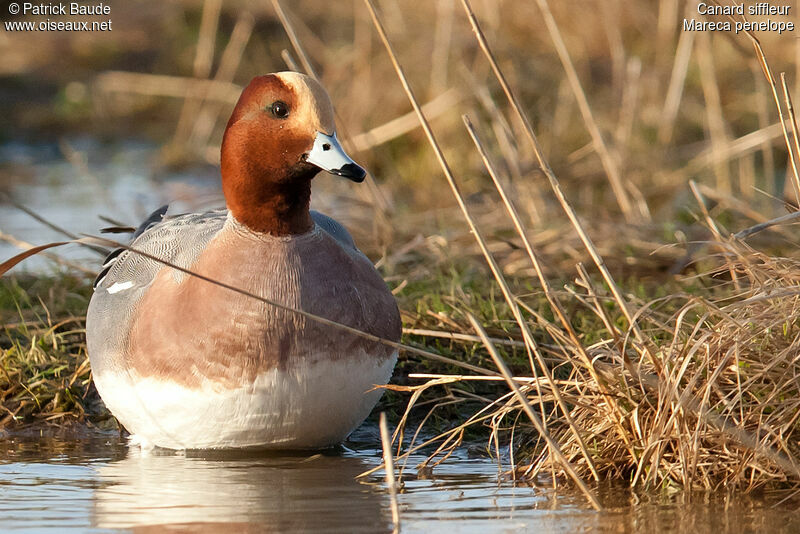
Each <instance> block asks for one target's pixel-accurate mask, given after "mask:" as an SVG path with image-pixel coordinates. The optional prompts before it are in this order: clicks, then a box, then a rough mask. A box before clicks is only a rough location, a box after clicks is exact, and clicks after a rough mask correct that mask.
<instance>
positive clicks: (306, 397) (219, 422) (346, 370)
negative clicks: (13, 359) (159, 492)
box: [94, 353, 397, 449]
mask: <svg viewBox="0 0 800 534" xmlns="http://www.w3.org/2000/svg"><path fill="white" fill-rule="evenodd" d="M396 359H397V353H395V354H394V355H393V357H391V358H389V359H388V360H386V361H384V362H382V363H380V364H378V362H376V361H375V360H374V359H372V358H370V357H369V356H366V355H358V356H355V357H352V358H346V359H342V360H339V361H330V360H329V359H325V358H320V359H319V360H318V361H316V363H312V364H309V365H307V366H303V367H302V368H301V367H296V368H294V369H291V370H287V371H284V370H280V369H272V370H270V371H268V372H266V373H264V374H262V375H260V376H259V377H258V378H257V379H256V380H255V382H254V383H253V384H251V385H247V386H242V387H238V388H235V389H227V388H224V387H223V386H221V385H220V384H217V383H214V382H211V381H206V383H205V384H204V385H203V387H201V388H198V389H189V388H186V387H184V386H182V385H181V384H180V383H177V382H173V381H170V380H162V379H156V378H149V377H140V376H137V375H136V374H134V373H132V372H125V371H122V370H117V371H114V372H105V373H103V374H101V375H98V376H95V377H94V380H95V384H96V385H97V390H98V391H99V392H100V396H101V397H102V398H103V401H104V402H105V403H106V406H108V408H109V409H110V410H111V413H113V414H114V415H115V416H116V417H117V418H118V419H119V420H120V422H122V424H123V425H124V426H125V427H126V428H127V429H128V430H129V431H130V432H131V433H132V434H135V435H137V437H138V439H139V441H140V442H143V443H145V444H149V443H152V444H155V445H157V446H159V447H165V448H168V449H215V448H239V447H265V448H276V449H289V448H294V449H314V448H323V447H329V446H332V445H335V444H337V443H339V442H341V441H342V440H344V439H345V438H346V437H347V436H348V435H349V434H350V433H351V432H352V431H353V430H355V429H356V427H358V425H360V424H361V423H362V422H363V421H364V419H365V418H366V417H367V415H369V412H370V411H371V410H372V408H373V407H374V406H375V403H376V402H378V399H379V398H380V396H381V394H382V390H380V389H378V390H375V391H369V390H371V389H372V388H373V387H374V386H375V385H376V384H378V385H383V384H385V383H386V382H387V381H388V380H389V378H390V377H391V375H392V369H393V368H394V364H395V361H396ZM311 361H313V358H312V359H311ZM190 372H191V370H189V369H187V373H190Z"/></svg>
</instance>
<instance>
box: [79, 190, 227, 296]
mask: <svg viewBox="0 0 800 534" xmlns="http://www.w3.org/2000/svg"><path fill="white" fill-rule="evenodd" d="M166 211H167V206H162V207H161V208H159V209H157V210H156V211H154V212H153V213H151V214H150V216H149V217H147V219H146V220H145V221H144V222H143V223H142V224H141V225H139V228H137V229H136V232H134V234H133V238H132V239H131V243H130V246H131V248H133V249H136V250H141V251H142V252H146V253H148V254H152V255H154V256H156V257H158V258H161V259H163V260H165V261H169V262H171V263H176V264H179V265H180V266H181V267H187V268H188V267H189V266H191V265H192V263H194V260H195V259H196V258H197V256H198V255H199V254H200V252H202V250H203V249H204V248H205V245H206V244H207V243H208V241H209V240H210V239H211V238H212V237H213V236H214V235H216V233H217V232H218V231H219V230H220V229H221V228H222V226H223V224H224V223H225V218H226V215H227V210H224V209H223V210H216V211H209V212H205V213H189V214H185V215H177V216H175V217H169V218H164V214H165V213H166ZM163 266H164V265H163V264H162V263H160V262H157V261H155V260H151V259H148V258H145V257H143V256H141V255H139V254H136V253H135V252H132V251H130V250H128V249H126V248H118V249H115V250H113V251H112V252H111V253H110V254H109V255H108V256H106V259H105V261H104V262H103V266H102V270H101V271H100V274H98V275H97V278H96V279H95V281H94V289H95V291H98V290H99V289H106V290H108V288H110V287H113V285H114V284H115V283H122V284H125V283H127V282H129V281H133V280H137V281H138V282H139V283H142V284H144V285H147V284H149V283H150V281H152V279H153V278H155V275H156V274H157V273H158V271H159V270H160V269H161V268H163ZM112 292H113V291H112Z"/></svg>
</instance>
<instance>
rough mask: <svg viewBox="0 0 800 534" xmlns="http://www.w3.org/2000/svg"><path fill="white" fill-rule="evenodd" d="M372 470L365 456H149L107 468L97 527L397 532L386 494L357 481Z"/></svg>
mask: <svg viewBox="0 0 800 534" xmlns="http://www.w3.org/2000/svg"><path fill="white" fill-rule="evenodd" d="M369 467H370V464H368V463H366V462H365V461H363V460H361V459H359V458H347V457H341V456H333V457H331V456H324V455H315V456H311V457H308V455H306V456H275V455H269V456H260V457H259V456H255V457H254V456H249V457H248V456H241V455H239V457H231V456H230V455H217V457H192V456H188V457H187V456H183V455H172V454H150V455H147V454H142V453H140V452H138V451H136V450H135V449H132V450H131V452H130V454H129V455H128V457H127V458H125V459H124V460H121V461H118V462H112V463H109V464H106V465H102V466H100V467H99V468H98V470H97V474H98V477H99V479H100V480H101V481H102V487H101V488H99V489H98V490H97V491H96V492H95V494H94V498H93V500H94V510H93V514H94V518H93V523H94V524H96V525H97V526H98V527H101V528H132V527H136V528H135V531H137V532H138V531H140V528H141V529H142V531H149V530H150V528H153V529H154V531H155V527H159V529H160V528H161V527H163V526H166V525H173V526H181V527H189V526H190V527H191V530H192V531H193V532H198V531H208V532H218V531H219V528H220V524H222V523H225V524H226V525H227V527H226V528H233V529H235V531H236V532H243V531H245V532H246V531H251V530H252V531H253V532H255V531H259V532H297V531H321V530H329V531H341V532H382V531H386V530H391V528H390V526H389V525H390V517H388V516H387V515H386V513H385V512H384V510H385V508H386V506H385V503H384V500H385V498H384V496H383V495H382V494H381V493H378V492H376V491H374V490H373V489H371V488H370V486H367V485H365V484H361V483H359V482H356V481H355V477H356V475H358V474H359V473H362V472H363V471H365V470H366V469H368V468H369Z"/></svg>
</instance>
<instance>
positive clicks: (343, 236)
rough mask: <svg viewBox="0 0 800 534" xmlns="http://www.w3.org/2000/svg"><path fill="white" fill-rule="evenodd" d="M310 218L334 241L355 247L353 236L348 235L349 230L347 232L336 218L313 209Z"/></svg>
mask: <svg viewBox="0 0 800 534" xmlns="http://www.w3.org/2000/svg"><path fill="white" fill-rule="evenodd" d="M311 218H312V219H313V220H314V222H315V223H316V224H317V225H318V226H319V227H320V228H322V229H323V230H325V231H326V232H328V233H329V234H330V235H331V237H333V238H334V239H335V240H336V241H338V242H339V243H341V244H342V245H347V246H350V247H353V248H356V244H355V242H354V241H353V238H352V237H351V236H350V232H348V231H347V229H346V228H345V227H344V226H342V225H341V224H339V222H338V221H337V220H336V219H334V218H332V217H328V216H327V215H325V214H324V213H320V212H318V211H314V210H311Z"/></svg>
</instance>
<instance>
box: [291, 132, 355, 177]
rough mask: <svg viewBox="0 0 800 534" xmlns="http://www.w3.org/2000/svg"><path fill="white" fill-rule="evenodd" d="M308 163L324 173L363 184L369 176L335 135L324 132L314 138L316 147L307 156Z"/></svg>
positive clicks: (318, 133)
mask: <svg viewBox="0 0 800 534" xmlns="http://www.w3.org/2000/svg"><path fill="white" fill-rule="evenodd" d="M306 161H307V162H309V163H312V164H314V165H316V166H317V167H319V168H320V169H322V170H323V171H328V172H329V173H331V174H336V175H338V176H343V177H345V178H348V179H350V180H353V181H354V182H363V181H364V177H365V176H366V175H367V171H365V170H364V169H363V168H361V166H359V165H358V164H357V163H356V162H355V161H353V160H352V159H350V156H348V155H347V154H345V152H344V150H343V149H342V145H340V144H339V140H338V139H337V138H336V134H335V133H334V134H333V135H326V134H324V133H322V132H317V136H316V137H315V138H314V146H313V147H312V148H311V151H310V152H309V153H308V155H306Z"/></svg>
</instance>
